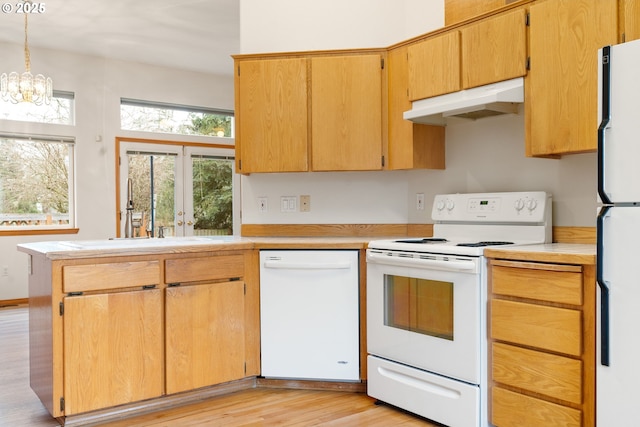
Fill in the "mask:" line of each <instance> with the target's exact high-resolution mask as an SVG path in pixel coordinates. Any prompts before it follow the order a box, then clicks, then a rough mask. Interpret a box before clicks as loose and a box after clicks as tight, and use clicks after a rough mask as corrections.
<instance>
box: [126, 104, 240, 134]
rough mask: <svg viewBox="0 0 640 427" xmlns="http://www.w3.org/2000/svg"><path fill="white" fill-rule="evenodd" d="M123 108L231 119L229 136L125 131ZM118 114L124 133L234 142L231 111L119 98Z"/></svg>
mask: <svg viewBox="0 0 640 427" xmlns="http://www.w3.org/2000/svg"><path fill="white" fill-rule="evenodd" d="M123 106H132V107H142V108H152V109H157V110H173V111H177V112H186V113H202V114H210V115H219V116H227V117H230V118H231V134H230V135H229V136H217V135H201V134H186V133H179V132H163V131H158V130H141V129H127V128H124V127H123V126H122V107H123ZM119 113H120V114H119V121H120V129H121V130H123V131H125V132H142V133H145V134H154V135H174V136H178V137H195V138H206V139H211V138H216V139H218V138H219V139H223V140H226V141H229V140H231V141H233V140H235V137H236V126H235V112H234V111H233V110H224V109H220V108H206V107H196V106H190V105H181V104H172V103H168V102H155V101H145V100H140V99H132V98H120V110H119Z"/></svg>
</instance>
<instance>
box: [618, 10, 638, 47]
mask: <svg viewBox="0 0 640 427" xmlns="http://www.w3.org/2000/svg"><path fill="white" fill-rule="evenodd" d="M620 12H621V15H622V18H623V22H622V23H621V24H622V29H623V31H624V38H622V41H625V42H630V41H631V40H637V39H640V0H620Z"/></svg>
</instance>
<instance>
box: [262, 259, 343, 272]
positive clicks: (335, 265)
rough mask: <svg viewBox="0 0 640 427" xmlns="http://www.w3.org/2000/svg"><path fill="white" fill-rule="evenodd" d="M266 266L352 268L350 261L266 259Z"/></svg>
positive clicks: (328, 268)
mask: <svg viewBox="0 0 640 427" xmlns="http://www.w3.org/2000/svg"><path fill="white" fill-rule="evenodd" d="M264 268H274V269H280V270H344V269H349V268H351V263H350V262H346V261H345V262H329V263H318V262H283V261H269V260H267V261H265V262H264Z"/></svg>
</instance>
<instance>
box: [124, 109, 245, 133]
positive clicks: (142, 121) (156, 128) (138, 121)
mask: <svg viewBox="0 0 640 427" xmlns="http://www.w3.org/2000/svg"><path fill="white" fill-rule="evenodd" d="M120 122H121V123H120V124H121V127H122V129H124V130H136V131H143V132H156V133H172V134H179V135H200V136H215V137H220V138H233V137H234V132H235V130H234V120H233V113H232V112H230V111H222V110H213V109H207V108H199V107H188V106H179V105H172V104H162V103H157V102H148V101H138V100H132V99H122V100H121V101H120Z"/></svg>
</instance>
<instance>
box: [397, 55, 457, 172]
mask: <svg viewBox="0 0 640 427" xmlns="http://www.w3.org/2000/svg"><path fill="white" fill-rule="evenodd" d="M387 59H388V60H387V73H388V74H387V77H388V81H389V110H388V115H389V122H388V123H389V141H388V144H389V148H388V153H389V159H388V166H387V168H388V169H418V168H428V169H444V166H445V156H444V153H445V145H444V127H443V126H429V125H421V124H417V123H412V122H410V121H409V120H404V118H403V117H402V114H403V113H404V112H405V111H408V110H410V109H411V101H409V74H408V58H407V47H399V48H395V49H391V50H390V51H389V54H388V56H387Z"/></svg>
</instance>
